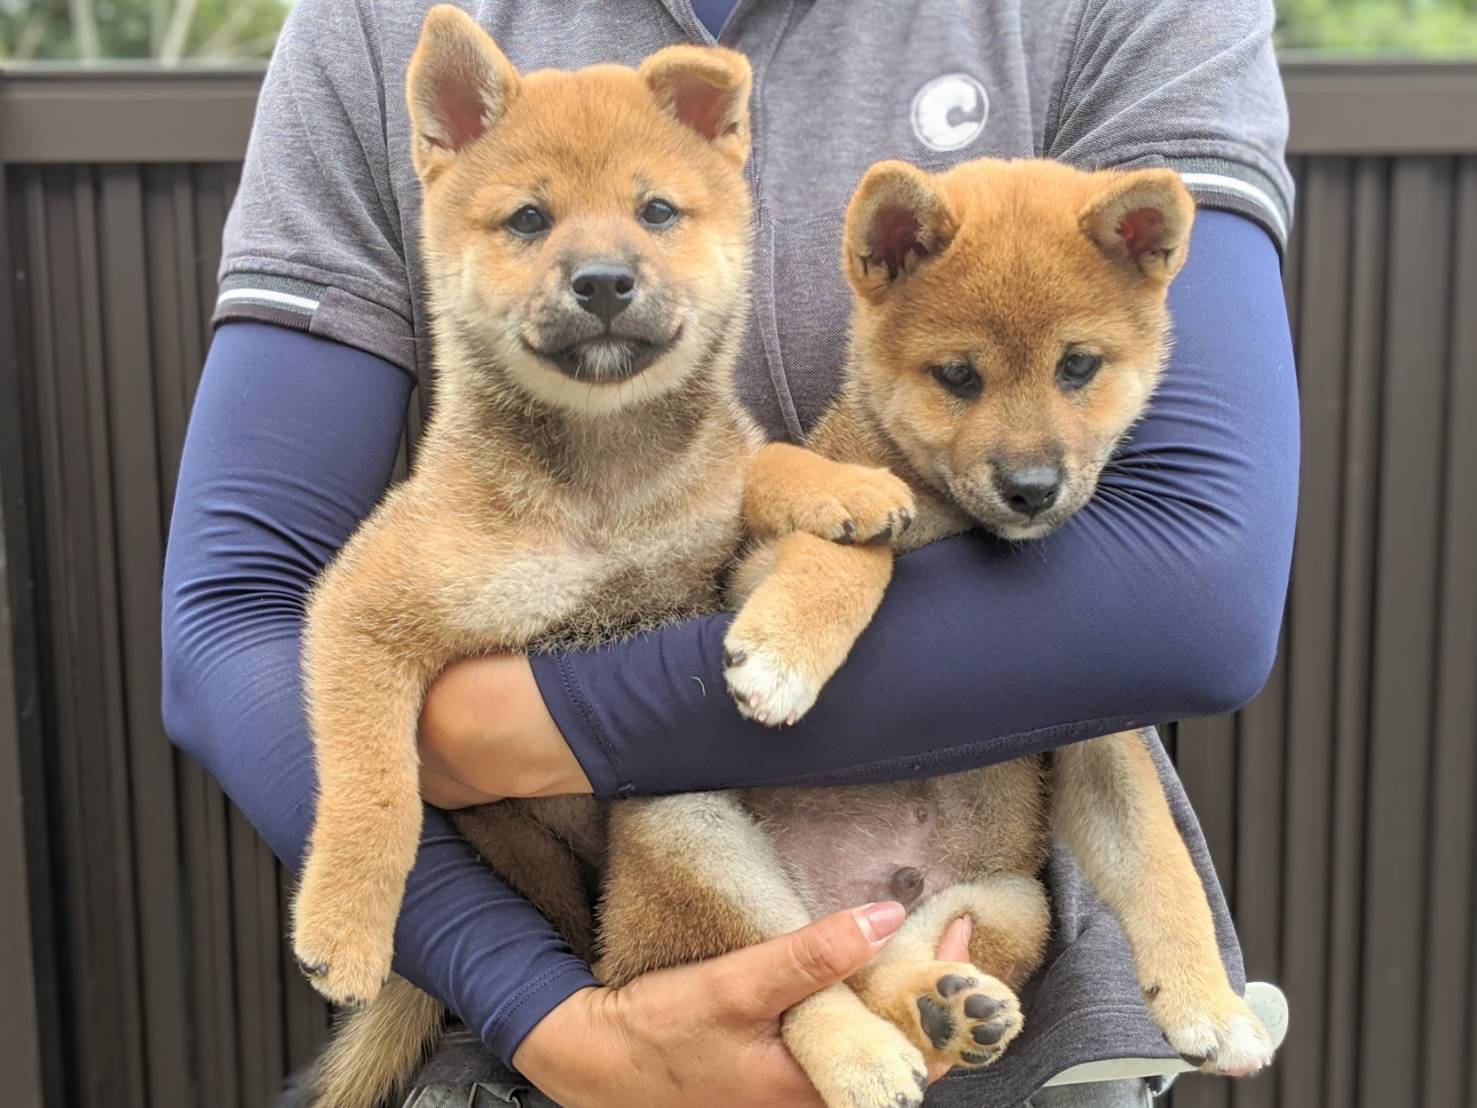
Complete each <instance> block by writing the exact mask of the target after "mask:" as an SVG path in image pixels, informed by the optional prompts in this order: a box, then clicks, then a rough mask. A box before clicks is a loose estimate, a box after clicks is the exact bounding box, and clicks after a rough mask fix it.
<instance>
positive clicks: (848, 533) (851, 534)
mask: <svg viewBox="0 0 1477 1108" xmlns="http://www.w3.org/2000/svg"><path fill="white" fill-rule="evenodd" d="M836 541H837V542H839V543H840V544H841V545H842V546H849V545H850V544H851V543H854V542H856V521H855V520H850V519H848V520H847V521H846V522H845V523H843V524H842V525H841V537H840V538H838V539H837V540H836Z"/></svg>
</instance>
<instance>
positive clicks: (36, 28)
mask: <svg viewBox="0 0 1477 1108" xmlns="http://www.w3.org/2000/svg"><path fill="white" fill-rule="evenodd" d="M290 6H291V0H0V62H6V61H32V60H34V61H74V62H75V61H80V62H88V61H99V60H102V59H114V58H138V59H152V60H154V61H158V62H162V63H165V64H173V63H175V62H178V61H181V60H183V59H185V58H203V59H211V60H218V61H219V60H226V59H230V58H264V57H266V56H267V55H269V54H270V53H271V52H272V44H273V43H274V42H275V41H276V39H277V31H278V29H279V28H280V27H281V26H282V20H283V18H284V17H285V16H286V15H287V12H288V9H289V7H290Z"/></svg>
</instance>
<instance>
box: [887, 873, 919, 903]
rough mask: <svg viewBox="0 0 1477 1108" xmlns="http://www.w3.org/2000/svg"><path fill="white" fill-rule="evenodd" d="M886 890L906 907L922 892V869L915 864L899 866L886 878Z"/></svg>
mask: <svg viewBox="0 0 1477 1108" xmlns="http://www.w3.org/2000/svg"><path fill="white" fill-rule="evenodd" d="M887 890H888V892H890V893H892V895H893V898H894V899H896V900H897V901H898V902H899V903H901V904H902V905H903V906H904V907H907V906H909V905H911V904H912V903H913V901H915V900H917V899H918V895H919V894H920V893H921V892H923V871H922V870H921V869H919V868H918V867H917V866H900V867H898V868H897V869H895V870H893V872H892V876H891V877H890V878H888V881H887Z"/></svg>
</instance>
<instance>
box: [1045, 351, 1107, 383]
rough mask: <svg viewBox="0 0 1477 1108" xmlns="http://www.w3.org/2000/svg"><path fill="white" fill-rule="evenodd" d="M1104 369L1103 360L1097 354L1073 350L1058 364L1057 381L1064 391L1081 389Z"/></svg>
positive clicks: (1063, 356)
mask: <svg viewBox="0 0 1477 1108" xmlns="http://www.w3.org/2000/svg"><path fill="white" fill-rule="evenodd" d="M1102 367H1103V360H1102V359H1101V358H1099V357H1098V356H1097V355H1096V354H1088V353H1085V352H1083V351H1081V350H1073V351H1071V352H1070V353H1067V354H1064V355H1062V360H1061V361H1060V362H1058V363H1057V367H1056V379H1057V380H1058V381H1059V382H1061V386H1062V388H1064V389H1080V388H1081V387H1082V386H1083V385H1085V384H1087V382H1089V381H1091V380H1092V379H1093V378H1094V377H1096V376H1097V371H1098V370H1099V369H1101V368H1102Z"/></svg>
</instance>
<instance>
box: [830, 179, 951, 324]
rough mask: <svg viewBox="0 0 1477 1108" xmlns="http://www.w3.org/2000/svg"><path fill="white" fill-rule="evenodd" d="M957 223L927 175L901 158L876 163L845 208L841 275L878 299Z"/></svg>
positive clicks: (944, 241)
mask: <svg viewBox="0 0 1477 1108" xmlns="http://www.w3.org/2000/svg"><path fill="white" fill-rule="evenodd" d="M958 226H959V225H958V221H957V219H956V218H955V216H954V212H953V210H952V209H951V208H950V207H949V203H948V201H947V200H946V199H945V198H944V195H943V193H942V192H941V191H940V190H939V188H938V185H937V183H936V182H935V181H934V179H933V178H932V177H930V176H929V175H928V174H927V173H924V172H923V171H922V170H921V169H918V168H916V167H915V166H911V165H909V164H908V163H907V162H879V163H877V164H876V165H874V166H873V167H872V168H871V169H869V170H867V172H866V175H865V176H863V177H862V181H861V184H859V185H858V186H857V189H856V192H855V193H853V194H852V197H851V203H850V205H848V207H847V209H846V229H845V232H844V234H843V236H842V238H843V242H844V246H843V249H844V250H845V253H846V257H845V259H844V262H845V268H846V274H847V277H848V278H849V279H850V281H851V283H852V286H853V287H854V288H855V289H856V290H857V291H858V292H860V293H861V294H862V295H864V296H867V297H868V298H870V299H880V298H881V297H883V296H885V295H886V294H887V292H888V290H889V289H890V288H891V287H892V286H894V285H895V284H897V283H898V282H900V281H903V280H905V279H906V278H907V277H908V276H909V275H910V274H911V273H913V272H914V271H915V270H917V268H918V267H919V266H920V265H922V264H924V263H925V262H927V261H928V260H929V259H930V258H933V257H936V256H937V255H939V254H942V253H943V252H944V251H945V250H947V249H948V248H949V244H950V243H951V242H952V241H953V239H954V234H955V232H956V231H957V230H958Z"/></svg>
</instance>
